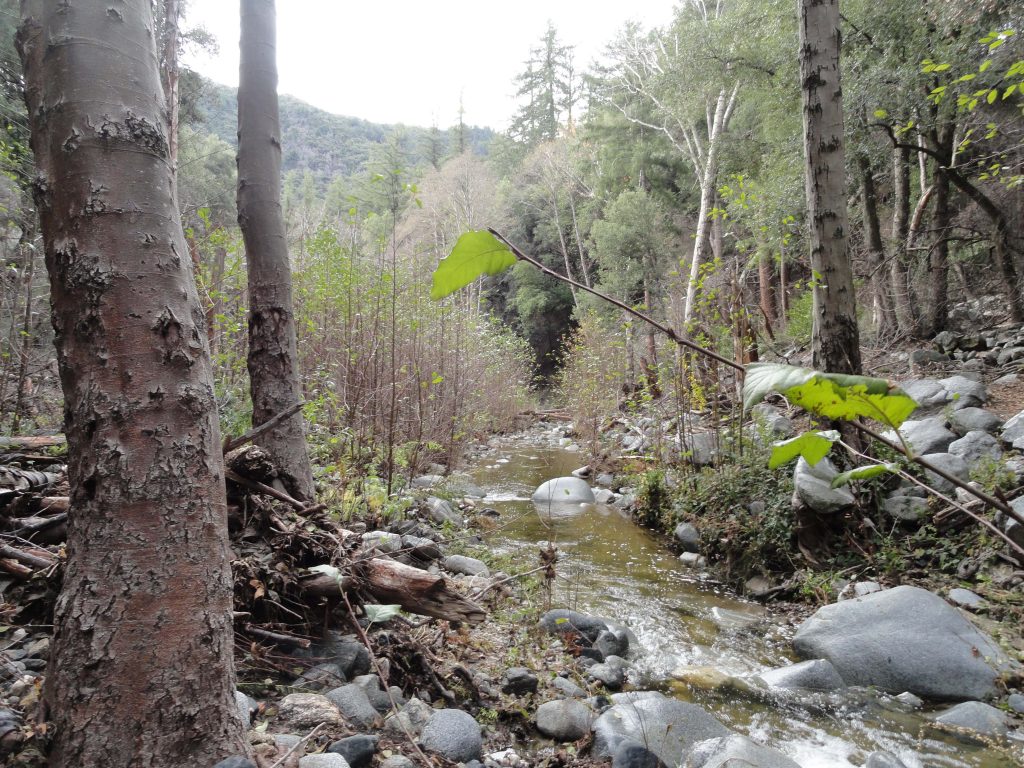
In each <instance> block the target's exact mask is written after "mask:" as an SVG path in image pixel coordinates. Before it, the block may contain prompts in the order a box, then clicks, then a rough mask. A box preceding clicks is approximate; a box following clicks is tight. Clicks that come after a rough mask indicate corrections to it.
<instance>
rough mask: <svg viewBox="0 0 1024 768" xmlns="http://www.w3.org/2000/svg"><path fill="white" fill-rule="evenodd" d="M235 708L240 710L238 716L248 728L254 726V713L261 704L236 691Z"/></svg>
mask: <svg viewBox="0 0 1024 768" xmlns="http://www.w3.org/2000/svg"><path fill="white" fill-rule="evenodd" d="M235 706H236V707H237V708H238V716H239V717H240V718H242V722H243V723H244V724H245V726H246V728H248V727H249V726H250V725H252V713H253V711H255V710H256V709H257V708H258V707H259V704H257V703H256V702H255V701H253V700H252V699H251V698H249V697H248V696H247V695H246V694H244V693H242V692H241V691H235Z"/></svg>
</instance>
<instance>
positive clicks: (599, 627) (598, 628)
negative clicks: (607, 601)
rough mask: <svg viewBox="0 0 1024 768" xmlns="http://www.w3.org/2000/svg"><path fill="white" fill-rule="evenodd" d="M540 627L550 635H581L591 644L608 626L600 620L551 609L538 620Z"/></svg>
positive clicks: (572, 612)
mask: <svg viewBox="0 0 1024 768" xmlns="http://www.w3.org/2000/svg"><path fill="white" fill-rule="evenodd" d="M540 626H541V629H545V630H547V631H548V632H552V633H558V634H579V635H583V637H585V638H587V640H589V641H590V642H591V643H593V642H594V641H595V640H597V636H598V635H600V634H601V633H602V632H606V631H607V630H608V625H607V624H605V623H604V621H602V620H601V619H598V618H595V617H594V616H587V615H586V614H584V613H578V612H577V611H570V610H568V609H566V608H553V609H552V610H550V611H548V612H547V613H545V614H544V615H543V616H541V618H540Z"/></svg>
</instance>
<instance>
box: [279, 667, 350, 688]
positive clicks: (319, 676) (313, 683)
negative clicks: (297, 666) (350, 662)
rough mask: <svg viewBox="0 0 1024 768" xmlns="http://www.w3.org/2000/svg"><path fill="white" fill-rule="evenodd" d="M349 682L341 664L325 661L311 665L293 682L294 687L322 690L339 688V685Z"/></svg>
mask: <svg viewBox="0 0 1024 768" xmlns="http://www.w3.org/2000/svg"><path fill="white" fill-rule="evenodd" d="M347 682H348V680H347V679H346V678H345V671H344V670H343V669H342V668H341V664H338V663H336V662H333V661H325V662H324V663H323V664H317V665H316V666H313V667H310V668H309V669H307V670H306V671H305V672H303V673H302V674H301V675H299V677H297V678H296V679H295V682H294V683H292V688H298V689H299V690H306V691H322V690H323V689H324V688H337V687H338V686H339V685H341V684H343V683H347Z"/></svg>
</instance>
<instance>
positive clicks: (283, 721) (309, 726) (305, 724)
mask: <svg viewBox="0 0 1024 768" xmlns="http://www.w3.org/2000/svg"><path fill="white" fill-rule="evenodd" d="M277 722H278V725H279V726H280V727H281V730H285V731H311V730H313V729H314V728H316V727H317V726H318V725H320V723H327V724H328V725H330V726H343V725H344V724H345V718H343V717H342V716H341V712H340V711H339V710H338V708H337V707H336V706H335V705H334V703H333V702H332V701H331V700H330V699H328V698H327V697H326V696H321V695H320V694H319V693H290V694H288V695H287V696H285V697H284V698H283V699H281V700H280V701H279V702H278V703H277Z"/></svg>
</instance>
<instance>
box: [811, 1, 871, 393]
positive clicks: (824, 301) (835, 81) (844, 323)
mask: <svg viewBox="0 0 1024 768" xmlns="http://www.w3.org/2000/svg"><path fill="white" fill-rule="evenodd" d="M799 15H800V19H799V27H800V82H801V93H802V97H803V125H804V153H805V155H806V159H807V162H806V176H805V182H806V191H807V212H808V219H809V223H810V245H811V270H812V271H813V273H814V275H815V280H814V309H813V312H814V326H813V333H812V340H811V349H812V357H813V364H814V367H815V368H818V369H821V370H825V371H832V372H836V373H859V372H860V338H859V333H858V329H857V305H856V295H855V293H854V288H853V270H852V269H851V267H850V257H849V254H848V253H847V242H846V241H847V230H848V219H849V217H848V214H847V210H846V189H845V181H846V165H845V155H844V149H843V105H842V90H841V88H840V84H839V49H840V34H839V3H838V0H799Z"/></svg>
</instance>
